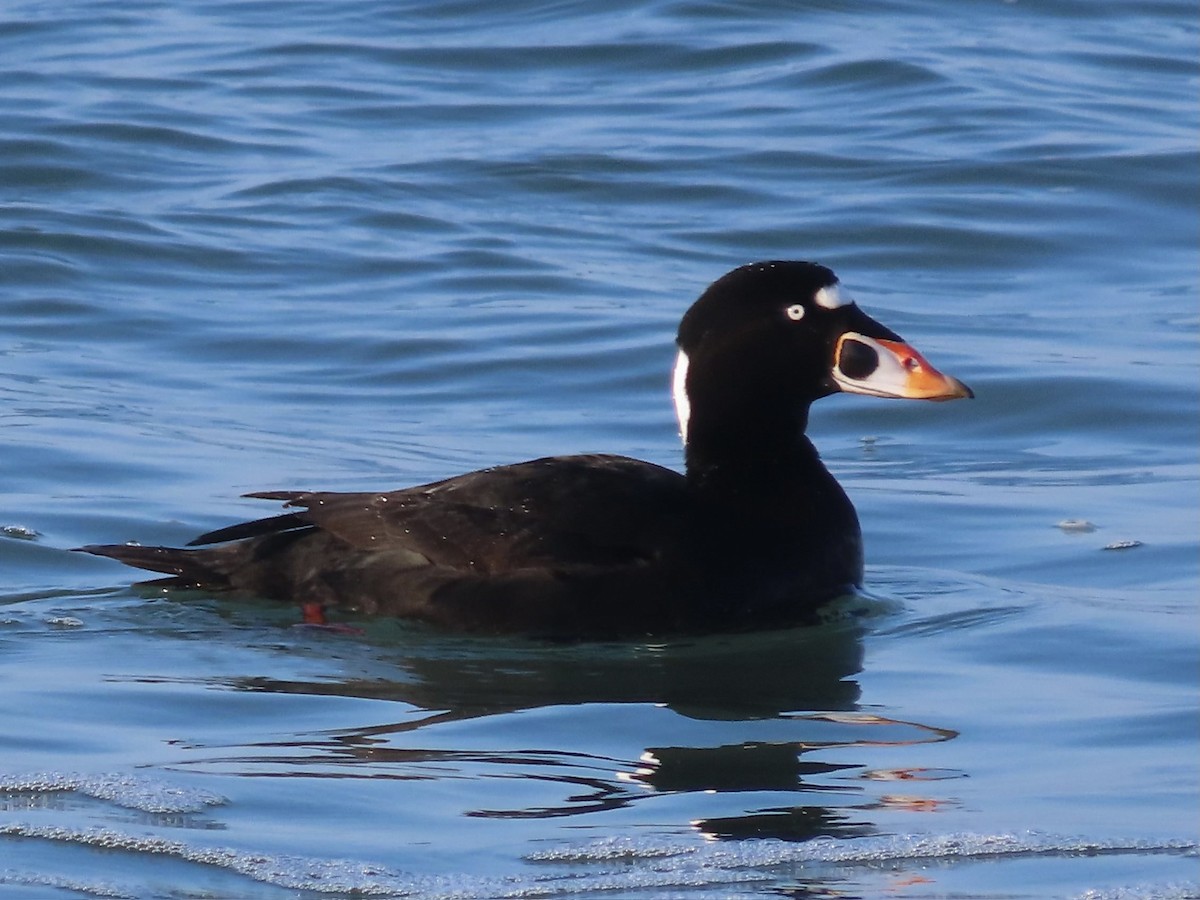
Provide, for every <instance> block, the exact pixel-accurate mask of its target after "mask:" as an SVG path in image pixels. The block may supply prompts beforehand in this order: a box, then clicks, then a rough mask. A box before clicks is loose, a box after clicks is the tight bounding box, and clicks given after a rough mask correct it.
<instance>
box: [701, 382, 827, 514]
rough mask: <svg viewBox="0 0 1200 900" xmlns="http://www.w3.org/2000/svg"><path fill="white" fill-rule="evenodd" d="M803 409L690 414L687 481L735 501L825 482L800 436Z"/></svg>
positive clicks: (769, 406) (763, 407) (756, 407)
mask: <svg viewBox="0 0 1200 900" xmlns="http://www.w3.org/2000/svg"><path fill="white" fill-rule="evenodd" d="M807 422H808V407H807V406H806V405H795V404H793V405H792V406H790V407H789V406H781V405H778V404H775V403H771V402H770V401H767V402H764V403H762V404H752V405H749V406H742V407H739V408H737V409H722V410H716V409H704V408H700V409H694V410H693V413H692V416H691V419H690V421H689V422H688V429H687V435H686V440H687V443H686V449H685V459H686V462H687V477H688V482H689V483H690V484H692V485H693V486H694V487H696V488H698V489H701V490H704V491H715V492H718V493H720V494H725V495H729V496H731V497H733V496H738V495H741V496H747V497H749V496H754V497H762V496H763V495H766V496H768V497H769V496H771V495H772V494H775V493H777V492H779V491H780V490H786V489H787V486H788V485H793V484H803V483H805V482H811V481H812V480H813V479H817V480H820V479H822V478H824V477H828V473H827V472H826V470H825V467H824V465H822V463H821V460H820V458H819V457H818V455H817V451H816V449H815V448H814V447H813V445H812V442H811V441H809V439H808V438H807V437H806V436H805V434H804V429H805V425H806V424H807Z"/></svg>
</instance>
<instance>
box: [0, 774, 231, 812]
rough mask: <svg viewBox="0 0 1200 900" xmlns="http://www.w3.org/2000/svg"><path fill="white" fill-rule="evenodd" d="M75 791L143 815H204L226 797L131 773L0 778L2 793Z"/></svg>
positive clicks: (3, 776) (9, 776)
mask: <svg viewBox="0 0 1200 900" xmlns="http://www.w3.org/2000/svg"><path fill="white" fill-rule="evenodd" d="M65 791H73V792H75V793H79V794H84V795H85V796H88V797H95V798H96V799H97V800H104V801H107V802H109V803H114V804H116V805H117V806H123V807H125V808H126V809H136V810H139V811H140V812H147V813H158V814H180V813H194V812H201V811H202V810H204V809H207V808H209V807H212V806H221V805H222V804H224V803H225V802H226V800H225V798H224V797H221V796H219V795H217V794H213V793H210V792H208V791H203V790H199V789H197V788H190V787H181V786H179V785H177V784H171V783H168V782H166V781H161V780H159V779H155V778H149V777H147V776H144V775H135V774H131V773H121V772H107V773H101V774H99V775H80V774H72V773H68V772H36V773H31V774H25V775H0V792H3V793H10V794H17V793H22V794H49V793H62V792H65Z"/></svg>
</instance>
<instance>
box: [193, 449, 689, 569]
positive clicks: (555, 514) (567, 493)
mask: <svg viewBox="0 0 1200 900" xmlns="http://www.w3.org/2000/svg"><path fill="white" fill-rule="evenodd" d="M684 484H685V482H684V478H683V476H681V475H679V474H678V473H677V472H673V471H671V470H670V469H665V468H663V467H661V466H656V465H653V464H651V463H645V462H640V461H638V460H634V459H628V458H626V457H619V456H606V455H585V456H567V457H548V458H545V459H538V460H532V461H530V462H525V463H518V464H516V465H510V466H499V467H496V468H491V469H482V470H480V471H477V472H471V473H468V474H466V475H460V476H458V477H455V478H450V479H447V480H445V481H439V482H436V483H433V484H428V485H423V486H420V487H414V488H407V489H404V490H399V491H391V492H388V493H320V492H311V493H307V492H289V491H264V492H259V493H254V494H249V495H247V496H250V497H257V498H261V499H266V500H282V501H284V502H285V503H286V505H287V506H290V507H300V508H301V510H300V511H297V512H293V513H288V514H285V515H282V516H274V517H271V518H267V519H259V520H256V521H253V522H245V523H242V524H239V525H233V526H230V527H228V528H223V529H220V530H218V531H214V532H210V533H208V534H205V535H202V536H201V537H199V538H197V539H196V540H195V541H193V544H208V543H216V542H221V541H236V540H241V539H244V538H253V537H260V536H264V535H268V534H280V533H283V532H287V531H294V530H298V529H314V528H315V529H319V530H321V531H323V532H326V533H328V534H330V535H333V536H334V537H336V538H337V539H338V540H340V541H342V542H344V543H345V544H348V545H349V546H351V547H354V548H356V549H359V550H364V551H385V552H386V551H396V550H403V551H405V552H406V554H407V553H416V554H420V555H421V556H423V557H425V558H426V559H428V560H429V562H430V563H432V564H433V565H435V566H445V567H448V568H455V569H460V568H470V569H471V570H473V571H474V572H477V573H480V574H502V573H505V572H511V571H513V570H517V569H523V568H529V567H534V566H545V567H550V568H555V569H561V568H563V567H574V566H611V565H623V564H631V563H633V564H636V563H638V562H642V561H648V560H650V559H652V558H654V556H655V555H656V554H658V553H660V552H662V550H663V549H664V546H669V544H670V540H669V536H670V535H671V534H672V533H674V532H675V531H677V530H678V529H679V528H680V526H681V525H682V522H683V518H684V515H685V501H686V492H685V490H684ZM664 537H667V538H668V540H667V541H666V542H664Z"/></svg>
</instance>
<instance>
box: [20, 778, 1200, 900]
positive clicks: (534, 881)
mask: <svg viewBox="0 0 1200 900" xmlns="http://www.w3.org/2000/svg"><path fill="white" fill-rule="evenodd" d="M61 792H74V793H77V794H81V795H86V796H88V797H91V798H94V799H98V800H101V801H105V802H108V803H111V804H114V805H115V806H118V807H121V808H126V809H134V810H140V811H145V812H151V813H197V812H202V811H204V810H206V809H209V808H213V807H219V806H222V805H224V804H225V803H226V800H225V798H223V797H219V796H217V795H214V794H211V793H208V792H206V791H203V790H196V789H194V788H184V787H180V786H178V785H176V784H172V783H170V782H167V781H163V780H160V779H156V778H150V777H147V776H143V775H140V774H103V775H94V776H87V775H76V774H55V773H41V774H36V775H21V776H14V775H10V776H5V777H0V793H2V794H4V795H7V796H8V797H9V799H10V800H11V799H13V798H15V797H19V796H21V795H25V796H26V797H27V798H28V799H30V800H33V799H36V798H39V797H41V798H44V796H45V795H47V794H51V793H61ZM8 808H9V809H12V808H14V804H12V803H10V804H8ZM0 835H4V836H8V837H13V838H24V839H31V840H40V841H48V842H51V843H52V844H54V845H57V846H60V847H61V846H82V847H86V848H91V849H94V850H103V851H108V852H114V851H116V852H121V853H131V854H139V855H141V856H143V857H146V856H149V857H154V858H157V859H167V860H171V861H174V862H182V863H187V864H195V865H200V866H205V867H214V868H215V869H217V870H221V871H224V872H225V873H228V874H232V875H236V876H243V877H245V878H249V879H252V880H253V881H255V882H258V883H260V885H263V886H264V889H266V890H267V891H268V893H267V894H263V896H271V893H272V892H271V891H270V888H280V889H284V890H289V891H304V892H310V893H314V894H321V895H353V896H360V897H406V896H420V897H426V898H442V897H444V898H450V897H453V898H457V900H474V898H478V900H483V898H528V897H549V896H589V895H593V894H600V895H611V892H613V891H623V892H625V895H626V896H629V895H630V894H629V892H636V893H637V896H644V897H656V896H664V895H662V894H660V893H659V892H660V891H663V890H668V889H679V888H692V889H713V888H721V889H724V890H726V891H736V889H737V886H738V885H742V886H746V887H751V888H752V889H756V890H757V889H761V888H762V886H763V885H764V884H768V883H770V884H777V883H778V882H779V879H780V877H781V875H783V876H784V877H787V875H788V873H802V875H803V878H804V879H806V880H807V879H813V878H815V879H817V880H824V879H828V878H834V879H835V880H839V881H844V880H847V879H850V880H853V879H854V878H855V873H856V872H857V873H858V874H859V875H860V876H861V875H864V874H865V875H867V876H871V875H877V874H878V871H879V870H883V871H885V872H895V871H898V870H900V869H901V868H902V867H904V866H905V865H906V864H912V863H916V864H919V865H920V866H921V867H922V868H923V869H928V868H931V867H932V868H943V869H944V868H946V867H950V866H953V865H955V864H957V863H964V862H972V861H980V860H987V861H993V862H1004V861H1015V860H1020V859H1028V858H1077V857H1102V856H1140V857H1145V856H1148V855H1164V854H1169V855H1174V856H1184V857H1189V858H1195V857H1196V856H1197V855H1198V852H1200V843H1198V842H1197V841H1196V840H1195V839H1193V838H1179V837H1175V838H1165V839H1159V840H1148V839H1123V838H1120V837H1097V836H1070V835H1058V834H1047V833H1039V832H1036V831H1029V832H1018V833H1001V834H975V833H957V834H943V835H934V834H910V835H891V836H870V837H858V838H851V839H833V838H818V839H815V840H811V841H807V842H802V843H794V842H787V841H781V840H774V839H764V840H756V841H737V842H718V841H705V840H702V839H698V838H697V837H695V836H691V835H689V836H679V835H675V836H669V835H644V836H638V837H636V838H635V837H629V836H623V837H611V838H603V839H598V840H594V841H588V842H583V843H578V844H570V843H566V844H559V845H557V846H553V847H548V848H546V849H540V850H534V851H532V852H529V853H527V854H525V856H524V858H523V861H524V863H525V864H526V868H525V870H524V871H521V872H514V873H513V874H511V875H505V876H495V875H493V876H475V875H469V874H461V875H446V876H441V875H428V874H420V873H413V872H406V871H403V870H400V869H397V868H394V867H392V866H388V865H381V864H376V863H373V862H370V861H363V860H353V859H344V858H327V859H323V858H319V857H313V856H302V855H296V854H276V853H263V852H257V851H252V850H246V849H242V848H235V847H228V846H203V845H201V844H199V843H197V842H192V841H187V840H178V839H174V838H167V837H163V836H160V835H155V834H137V833H134V832H133V831H132V830H124V829H121V828H114V827H109V826H106V825H105V826H91V827H76V826H69V825H68V826H59V825H53V824H30V823H28V822H9V823H6V824H3V825H0ZM97 868H101V867H97ZM0 885H14V886H45V887H53V888H60V889H65V890H71V891H76V892H79V893H83V894H87V895H90V896H98V897H118V898H123V897H137V896H142V893H141V890H142V889H141V888H139V886H138V885H136V884H133V883H123V882H122V881H121V880H120V877H119V876H114V875H113V874H112V873H111V872H109V873H103V874H97V875H96V876H95V877H92V878H88V877H76V876H71V875H69V874H64V873H60V872H52V871H45V872H40V871H30V870H22V869H17V868H13V867H8V868H5V869H3V870H0ZM267 886H269V887H267ZM754 886H757V888H754ZM1197 891H1200V882H1192V883H1188V884H1181V883H1171V884H1139V885H1126V886H1118V887H1115V888H1112V887H1109V888H1103V889H1101V888H1097V889H1094V890H1087V891H1084V892H1083V893H1080V894H1078V895H1077V896H1079V897H1081V898H1084V897H1086V898H1089V900H1123V898H1126V897H1133V896H1138V897H1149V898H1157V900H1175V898H1183V897H1195V896H1196V894H1197Z"/></svg>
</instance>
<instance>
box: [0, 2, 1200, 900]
mask: <svg viewBox="0 0 1200 900" xmlns="http://www.w3.org/2000/svg"><path fill="white" fill-rule="evenodd" d="M1198 31H1200V28H1198V26H1197V20H1196V17H1195V9H1194V6H1193V5H1192V4H1189V3H1183V2H1167V0H1163V2H1144V0H1137V2H1133V0H1129V2H1105V0H1097V2H1090V3H1078V2H1069V0H1047V2H1025V0H1021V2H992V0H965V2H960V3H955V4H943V3H936V2H932V0H913V2H901V0H857V2H851V3H809V4H790V3H789V4H785V3H775V2H766V0H764V2H742V3H735V2H729V3H717V2H712V3H708V2H670V0H658V2H632V0H624V2H617V3H605V4H586V3H571V2H563V3H552V2H537V0H522V2H518V3H508V4H488V3H476V2H471V0H462V2H429V3H425V2H422V3H385V2H373V0H362V2H359V0H347V2H342V3H309V2H296V3H283V2H277V0H261V2H259V0H236V2H234V0H227V2H207V3H189V2H184V3H155V2H132V3H113V2H88V3H81V2H69V0H68V2H62V3H54V4H47V3H36V2H22V0H16V2H9V3H6V4H4V5H3V6H2V7H0V113H2V114H3V121H4V123H5V127H4V128H3V130H0V454H2V457H3V467H2V468H0V528H2V529H3V531H2V533H0V685H2V688H0V897H4V898H9V897H14V898H18V897H19V898H46V897H52V896H53V897H98V896H99V897H135V898H180V897H238V898H242V897H245V898H283V897H308V898H316V897H322V896H330V897H339V896H351V895H354V896H359V895H368V896H404V895H413V896H421V897H442V896H444V897H458V898H492V897H540V896H546V897H559V896H562V897H570V896H589V895H596V896H614V897H615V896H620V897H630V898H667V897H693V896H694V897H700V896H712V897H722V898H728V897H767V896H794V897H875V896H883V895H886V896H897V897H948V896H954V897H981V898H984V897H985V898H1000V897H1005V898H1009V897H1089V898H1126V897H1152V898H1177V897H1195V896H1198V895H1200V869H1198V867H1197V846H1198V841H1200V833H1198V832H1200V828H1198V821H1197V809H1198V800H1200V770H1198V768H1197V762H1196V759H1197V756H1196V745H1197V737H1198V736H1200V730H1198V724H1200V722H1198V715H1197V713H1198V707H1200V704H1198V703H1197V676H1198V675H1200V627H1198V626H1200V622H1198V616H1197V596H1198V593H1200V592H1198V585H1200V574H1198V569H1200V566H1198V563H1200V552H1198V549H1200V540H1198V538H1200V519H1198V517H1197V507H1198V505H1200V504H1198V501H1200V490H1198V487H1197V486H1198V484H1200V477H1198V475H1200V464H1198V459H1197V446H1198V445H1200V396H1198V391H1197V369H1198V368H1200V365H1198V363H1200V358H1198V354H1197V332H1198V330H1200V328H1198V325H1200V312H1198V310H1200V307H1198V305H1197V270H1198V266H1197V262H1198V255H1197V247H1198V246H1200V242H1198V238H1200V234H1198V232H1200V228H1198V217H1197V200H1198V199H1200V192H1198V190H1197V173H1198V172H1200V168H1198V167H1197V156H1198V153H1197V147H1196V135H1197V133H1198V131H1197V125H1198V124H1200V121H1198V119H1200V115H1198V113H1200V107H1198V106H1197V104H1196V96H1197V87H1198V86H1200V77H1198V75H1200V65H1198V58H1197V52H1196V50H1197V46H1198V43H1197V34H1198ZM778 257H782V258H809V259H817V260H820V261H822V262H824V263H826V264H828V265H830V266H832V267H834V268H835V269H836V270H837V271H838V273H839V274H840V275H841V276H842V279H843V282H844V283H845V284H846V285H847V286H848V287H849V288H850V290H851V291H852V292H853V294H854V295H855V297H856V298H857V299H858V301H859V302H860V303H861V304H862V305H863V306H864V307H865V308H867V309H868V310H869V311H870V312H872V313H874V314H876V315H877V316H878V317H879V318H880V319H881V320H883V321H884V322H886V323H887V324H888V325H890V326H891V327H893V328H895V329H896V330H897V331H899V332H900V333H902V334H904V335H905V336H906V337H907V338H909V339H910V340H912V341H913V342H914V343H915V344H916V345H917V346H919V347H920V348H921V349H922V350H923V351H925V352H926V353H927V354H928V355H929V357H930V358H931V359H932V360H934V361H935V363H936V364H938V365H939V366H940V367H942V368H944V369H945V370H947V371H950V372H953V373H954V374H956V375H958V376H960V377H961V378H962V379H963V380H965V381H966V382H968V383H969V384H971V385H972V387H974V388H975V390H976V393H977V395H978V396H977V399H976V400H975V401H973V402H971V403H961V404H947V405H937V406H934V405H924V404H893V403H888V402H884V401H875V400H869V399H865V398H861V397H836V398H832V399H830V400H826V401H823V402H822V403H821V404H818V406H817V408H816V409H815V410H814V415H813V421H812V423H811V429H810V431H811V433H812V434H813V437H814V439H815V441H816V442H817V444H818V446H819V447H820V448H821V450H822V453H823V455H824V457H825V459H826V461H827V463H828V464H829V466H830V468H831V469H832V470H833V471H834V472H835V474H836V475H837V476H838V478H839V479H840V480H841V481H842V482H843V484H844V485H845V486H846V487H847V490H848V491H849V493H850V494H851V496H852V497H853V499H854V501H855V503H856V505H857V507H858V510H859V514H860V517H861V518H862V520H863V525H864V531H865V534H866V540H867V555H868V585H867V588H868V593H867V596H864V597H863V598H860V600H859V601H857V602H856V603H855V604H853V606H852V608H848V609H846V610H843V612H844V613H845V615H844V617H843V618H842V619H841V620H839V621H834V622H831V623H829V624H827V625H823V626H820V627H817V628H813V629H809V630H800V631H791V632H783V633H773V634H760V635H742V636H738V637H735V638H707V639H703V640H692V641H674V642H667V643H661V644H658V643H656V644H649V643H641V644H639V643H631V644H617V645H604V646H594V645H582V646H559V645H542V644H536V643H529V642H522V641H515V640H481V639H463V638H455V637H451V636H446V635H442V634H438V633H434V632H431V631H428V630H425V629H421V628H417V627H413V626H408V625H403V624H399V623H388V622H373V623H363V625H362V628H361V631H360V632H348V633H339V632H329V631H319V630H312V629H307V628H304V627H299V626H297V625H296V622H297V618H298V617H297V613H296V611H295V610H292V609H287V608H282V607H279V606H274V605H271V604H267V603H237V602H234V601H232V600H229V599H223V598H220V597H214V596H209V595H204V594H190V595H172V596H163V595H161V594H155V593H153V592H152V591H149V590H147V589H143V588H137V587H131V586H130V583H131V582H132V581H134V580H136V577H137V576H135V575H134V574H132V573H131V572H130V571H129V570H125V569H123V568H121V567H119V566H117V565H115V564H113V563H110V562H108V561H105V560H101V559H95V558H90V557H84V556H81V555H78V554H72V553H69V552H67V551H68V548H70V547H73V546H77V545H79V544H82V543H88V542H104V541H122V540H137V541H141V542H144V543H150V542H156V543H157V542H178V541H184V540H187V539H189V538H190V537H192V536H194V535H195V534H197V533H198V532H200V531H203V530H206V529H209V528H213V527H218V526H220V525H222V524H226V523H228V522H231V521H234V520H236V519H238V518H243V517H251V516H255V515H261V514H265V513H267V512H269V511H270V508H269V507H268V506H265V505H264V504H263V503H261V502H255V501H249V500H243V499H239V497H238V495H239V494H241V493H243V492H245V491H249V490H254V489H271V488H280V489H283V488H305V487H321V488H328V489H374V488H385V487H386V488H390V487H399V486H402V485H407V484H416V483H420V482H422V481H426V480H432V479H434V478H439V477H444V476H447V475H451V474H455V473H458V472H462V471H466V470H468V469H472V468H477V467H481V466H485V465H489V464H495V463H503V462H512V461H516V460H520V459H525V458H530V457H534V456H541V455H546V454H551V453H570V452H578V451H589V450H603V451H611V452H618V453H625V454H629V455H634V456H639V457H642V458H645V459H650V460H653V461H656V462H660V463H663V464H666V465H673V466H677V465H678V464H679V461H680V460H679V448H678V440H677V438H676V436H675V433H674V422H673V418H672V416H671V410H670V403H669V398H668V394H667V381H668V377H667V370H668V367H669V364H670V360H671V358H672V355H673V347H672V338H673V330H674V327H675V325H676V323H677V321H678V318H679V315H680V314H681V313H682V311H683V310H684V309H685V308H686V306H687V305H688V303H689V302H690V301H691V300H692V299H693V298H694V297H695V296H696V295H697V294H698V293H699V292H700V291H701V290H702V289H703V288H704V286H705V285H707V284H708V283H709V282H710V281H712V280H713V279H715V278H716V277H717V276H719V275H720V274H722V273H723V272H724V271H726V270H727V269H729V268H731V267H733V266H734V265H737V264H739V263H742V262H746V261H749V260H752V259H761V258H778Z"/></svg>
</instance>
